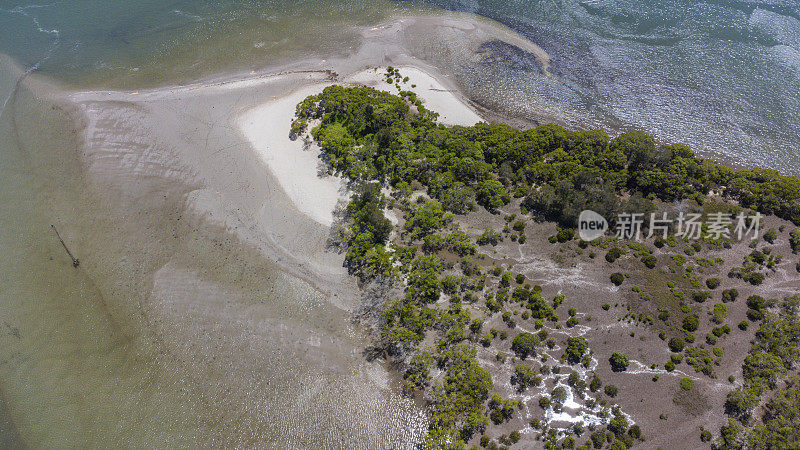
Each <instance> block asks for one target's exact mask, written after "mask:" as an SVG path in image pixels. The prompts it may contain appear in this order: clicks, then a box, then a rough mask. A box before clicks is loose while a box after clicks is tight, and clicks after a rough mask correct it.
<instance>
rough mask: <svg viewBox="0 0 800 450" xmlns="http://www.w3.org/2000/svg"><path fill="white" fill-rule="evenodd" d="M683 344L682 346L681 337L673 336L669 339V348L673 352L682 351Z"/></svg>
mask: <svg viewBox="0 0 800 450" xmlns="http://www.w3.org/2000/svg"><path fill="white" fill-rule="evenodd" d="M683 346H684V343H683V339H679V338H676V337H674V338H672V339H670V340H669V349H670V350H672V351H673V352H675V353H680V352H682V351H683Z"/></svg>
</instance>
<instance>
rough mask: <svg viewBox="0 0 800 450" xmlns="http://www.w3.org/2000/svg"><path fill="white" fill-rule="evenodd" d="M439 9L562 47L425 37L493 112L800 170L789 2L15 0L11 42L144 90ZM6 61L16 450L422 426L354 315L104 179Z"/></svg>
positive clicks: (2, 22) (100, 79)
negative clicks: (111, 190) (94, 177)
mask: <svg viewBox="0 0 800 450" xmlns="http://www.w3.org/2000/svg"><path fill="white" fill-rule="evenodd" d="M428 5H434V6H441V7H444V8H446V9H453V10H459V11H468V12H474V13H477V14H480V15H484V16H487V17H490V18H492V19H495V20H498V21H500V22H502V23H504V24H506V25H508V26H509V27H511V28H512V29H514V30H516V31H518V32H519V33H521V34H522V35H524V36H526V37H528V38H529V39H531V40H533V41H534V42H536V43H537V44H539V45H540V46H542V47H543V48H544V49H545V50H546V51H547V52H548V53H549V54H550V56H551V57H552V64H551V66H550V74H551V75H549V76H547V75H545V74H543V73H542V70H541V67H539V66H538V64H537V62H536V61H535V59H534V58H533V56H532V55H531V54H529V53H526V52H525V51H522V50H520V49H519V48H517V47H514V46H511V45H507V44H504V43H502V42H496V41H489V42H486V43H484V44H483V45H482V46H481V47H480V49H479V52H478V54H477V55H465V53H464V52H465V51H466V50H465V49H463V48H458V46H454V45H446V46H442V45H437V43H436V42H431V43H430V45H429V46H427V47H425V46H420V47H419V48H418V49H417V56H421V57H423V58H424V59H425V60H427V61H428V62H430V63H431V64H434V65H437V66H438V67H439V68H440V69H441V70H442V71H443V72H444V73H447V74H451V75H452V77H453V80H454V81H455V83H456V84H457V85H459V86H461V87H462V88H463V89H465V91H466V92H467V93H468V94H469V95H470V96H471V97H472V98H473V99H475V100H477V101H479V102H481V103H484V104H486V105H487V106H489V107H493V108H499V109H505V110H506V111H508V112H509V113H512V114H518V115H522V116H524V117H526V118H530V119H535V120H541V121H548V120H557V121H560V122H563V123H567V124H570V125H574V126H581V127H596V126H601V127H607V126H608V127H614V128H616V129H626V128H644V129H646V130H649V131H651V132H655V133H656V134H657V135H658V136H659V137H660V138H662V139H665V140H678V141H684V142H688V143H690V144H693V145H694V146H695V147H697V148H700V149H705V151H706V152H707V154H711V155H719V156H720V157H724V158H726V159H727V160H731V161H734V162H738V163H741V164H750V163H754V162H755V163H759V164H763V165H766V166H769V167H775V168H778V169H781V170H784V171H786V172H789V173H800V160H798V150H799V149H800V140H799V139H800V138H798V136H797V134H796V132H795V131H794V130H793V127H794V126H795V124H796V123H798V119H800V117H799V115H800V63H799V62H798V61H800V56H799V55H800V21H798V19H797V18H798V16H800V14H798V9H797V6H796V4H794V3H793V2H780V1H774V2H769V3H768V2H746V1H742V2H723V1H719V2H703V3H696V2H688V1H677V0H673V1H662V2H656V3H653V2H645V1H633V0H624V1H623V0H619V1H610V0H609V1H605V0H596V1H582V2H578V1H574V0H556V1H553V0H542V1H526V2H523V1H516V2H494V1H478V0H475V1H469V2H467V1H464V2H455V1H432V2H428V3H425V4H418V3H412V4H408V3H405V2H403V3H391V2H381V3H375V2H366V1H348V2H331V1H305V2H259V1H245V0H238V1H233V2H217V1H214V2H195V1H189V0H184V1H166V2H165V1H156V0H152V1H140V2H129V1H122V0H116V1H111V2H109V1H99V0H97V1H80V2H79V1H67V2H56V3H50V2H32V1H26V2H14V1H6V2H3V3H2V4H0V53H5V54H9V55H11V56H12V57H13V58H14V59H15V61H16V62H18V63H19V64H20V65H21V66H22V70H23V71H26V70H27V71H29V72H32V71H37V72H40V73H43V74H46V75H48V76H50V77H53V78H55V79H56V80H59V81H60V82H63V83H65V84H67V85H74V86H78V87H92V88H95V87H109V88H125V89H133V88H136V87H140V86H157V85H163V84H168V83H184V82H189V81H193V80H196V79H199V78H203V77H207V76H212V75H214V74H218V73H221V72H224V71H229V70H236V71H242V70H257V69H259V68H262V67H264V66H266V65H269V64H274V63H280V62H287V61H291V60H293V59H299V58H304V57H307V56H310V55H314V54H323V55H334V54H346V53H349V52H351V51H353V50H354V48H355V46H356V40H355V36H356V32H355V31H354V30H352V28H351V26H352V25H370V24H374V23H376V22H379V21H381V20H383V19H384V18H386V17H388V16H389V15H391V14H392V13H393V12H396V11H410V10H413V8H416V7H425V8H428ZM442 37H443V38H445V37H446V36H444V35H443V36H442ZM3 67H4V68H3V69H2V70H0V102H1V103H0V106H2V110H0V192H2V193H3V195H2V196H0V208H2V213H1V214H0V267H3V269H2V270H0V447H9V446H24V445H29V446H46V447H56V446H59V447H62V446H112V445H119V444H123V445H126V446H139V447H140V446H156V445H158V446H164V445H167V446H188V445H204V446H210V445H270V444H271V445H276V446H281V445H283V446H290V447H306V446H309V445H328V446H335V447H356V446H358V445H362V446H365V447H370V446H371V447H378V446H387V445H388V444H387V443H392V442H393V443H398V442H407V441H408V440H409V439H410V434H409V433H410V432H409V431H408V430H409V429H410V428H413V427H414V426H418V425H419V423H418V422H417V421H416V420H417V416H415V415H414V414H415V411H414V410H413V408H412V407H411V406H410V405H408V404H406V403H403V402H401V401H399V400H398V399H396V398H393V397H391V396H385V395H388V394H386V392H384V391H382V390H380V389H378V390H370V389H372V388H366V387H368V386H372V385H374V384H376V383H375V382H374V380H375V379H380V378H381V377H382V376H385V372H382V371H381V369H380V368H376V367H374V366H372V365H369V364H366V363H365V362H364V360H363V357H361V355H360V354H358V349H360V348H363V346H364V345H365V344H366V339H365V338H364V336H363V335H362V334H360V333H359V332H358V331H357V330H354V329H353V328H352V327H351V326H350V322H349V317H348V315H347V314H346V313H345V312H343V311H341V310H338V309H337V308H334V307H332V306H331V305H330V304H329V303H328V302H327V299H325V298H324V296H322V295H321V294H320V293H319V292H317V291H316V290H315V289H313V288H312V287H311V286H310V285H308V284H307V283H305V282H303V281H301V280H298V279H296V278H294V277H291V276H289V275H287V274H285V273H283V272H282V271H280V270H278V268H277V267H276V266H275V265H274V264H271V263H270V262H269V261H265V260H264V258H262V257H261V256H260V255H258V254H254V253H252V252H251V251H249V250H248V249H246V248H242V247H240V246H238V244H236V243H235V242H232V241H231V240H230V239H229V237H228V236H227V235H226V234H225V233H222V232H219V230H208V229H205V230H199V231H198V230H195V229H191V228H187V227H186V226H184V225H179V224H178V222H177V221H176V218H175V215H174V214H175V211H176V210H178V209H179V208H178V206H176V205H179V204H180V202H181V201H182V198H183V197H182V196H183V195H184V194H185V191H183V190H182V189H189V188H190V187H186V186H184V187H179V188H174V190H166V191H165V192H164V194H165V195H164V200H163V201H158V202H156V201H154V202H153V203H152V204H146V205H136V206H137V209H135V210H136V211H137V214H129V210H126V205H125V204H124V202H119V203H117V202H113V203H112V202H109V201H108V197H105V196H103V195H99V194H98V193H97V192H95V191H93V190H92V186H91V183H90V182H89V181H88V180H87V176H86V173H85V168H84V167H82V166H81V164H80V162H79V161H80V158H79V157H78V153H76V152H78V151H79V150H78V139H77V135H76V134H75V130H74V129H73V123H72V121H71V120H70V118H69V116H68V114H67V113H66V112H64V111H62V110H60V109H58V105H53V104H50V103H48V102H45V101H43V100H41V99H39V98H37V97H36V96H35V95H33V94H32V93H31V92H29V91H28V90H26V89H25V88H23V89H21V90H20V91H18V92H17V93H16V95H12V93H13V92H14V86H15V83H16V81H17V79H18V77H19V75H20V74H19V73H17V72H15V71H13V70H11V69H8V68H6V67H5V66H3ZM154 189H155V188H154ZM170 189H172V188H170ZM127 206H130V205H127ZM50 224H56V225H57V226H58V227H59V230H60V231H61V233H62V236H63V237H64V238H65V241H66V242H67V243H68V245H70V246H72V247H73V248H74V249H79V253H78V257H79V258H81V259H82V266H81V268H80V269H78V270H75V269H74V268H73V267H72V266H71V264H70V261H69V259H68V258H67V256H66V254H65V252H64V250H63V248H62V247H61V246H60V244H59V243H58V241H57V240H56V239H55V236H54V233H53V232H52V230H51V229H50ZM198 299H199V300H202V301H198ZM207 299H212V300H213V299H223V300H224V301H220V302H213V301H206V300H207ZM254 305H258V307H255V308H254V307H253V306H254ZM176 317H181V318H182V319H181V320H175V318H176ZM215 327H216V328H215ZM208 330H213V332H209V331H208ZM265 330H267V331H266V332H265ZM293 333H296V334H293ZM307 339H309V340H308V341H306V340H307ZM305 342H311V343H312V344H316V343H320V346H319V347H317V346H315V345H304V344H303V343H305ZM323 342H332V343H333V344H331V345H332V346H333V347H330V348H328V347H324V346H322V345H321V343H323ZM298 343H299V344H298ZM308 348H312V349H313V348H319V350H317V351H316V353H315V351H312V352H311V354H308ZM326 349H327V350H330V349H335V352H333V353H331V352H330V351H328V352H326V351H325V350H326ZM354 350H355V351H356V353H353V351H354ZM332 354H336V355H337V357H336V358H331V355H332ZM348 368H351V369H348ZM382 374H383V375H382ZM377 384H381V383H377ZM386 405H390V407H388V408H387V407H386ZM376 412H377V413H376ZM385 424H389V426H386V427H382V426H381V425H385ZM382 433H383V434H382Z"/></svg>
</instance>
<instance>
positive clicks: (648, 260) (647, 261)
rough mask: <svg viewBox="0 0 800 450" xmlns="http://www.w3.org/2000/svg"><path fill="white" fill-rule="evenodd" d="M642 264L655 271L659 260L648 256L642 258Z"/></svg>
mask: <svg viewBox="0 0 800 450" xmlns="http://www.w3.org/2000/svg"><path fill="white" fill-rule="evenodd" d="M642 263H644V265H645V266H646V267H647V268H648V269H653V268H655V267H656V264H657V263H658V259H657V258H656V257H655V256H653V255H647V256H643V257H642Z"/></svg>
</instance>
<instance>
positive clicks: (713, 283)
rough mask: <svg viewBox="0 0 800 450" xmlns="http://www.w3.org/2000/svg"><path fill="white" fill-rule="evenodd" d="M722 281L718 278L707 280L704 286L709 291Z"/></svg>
mask: <svg viewBox="0 0 800 450" xmlns="http://www.w3.org/2000/svg"><path fill="white" fill-rule="evenodd" d="M721 282H722V281H721V280H720V279H719V278H709V279H707V280H706V286H707V287H708V288H709V289H716V288H718V287H719V285H720V283H721Z"/></svg>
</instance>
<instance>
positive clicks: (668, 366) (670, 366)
mask: <svg viewBox="0 0 800 450" xmlns="http://www.w3.org/2000/svg"><path fill="white" fill-rule="evenodd" d="M664 369H666V370H667V372H672V371H673V370H675V363H674V362H672V361H667V363H666V364H664Z"/></svg>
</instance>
